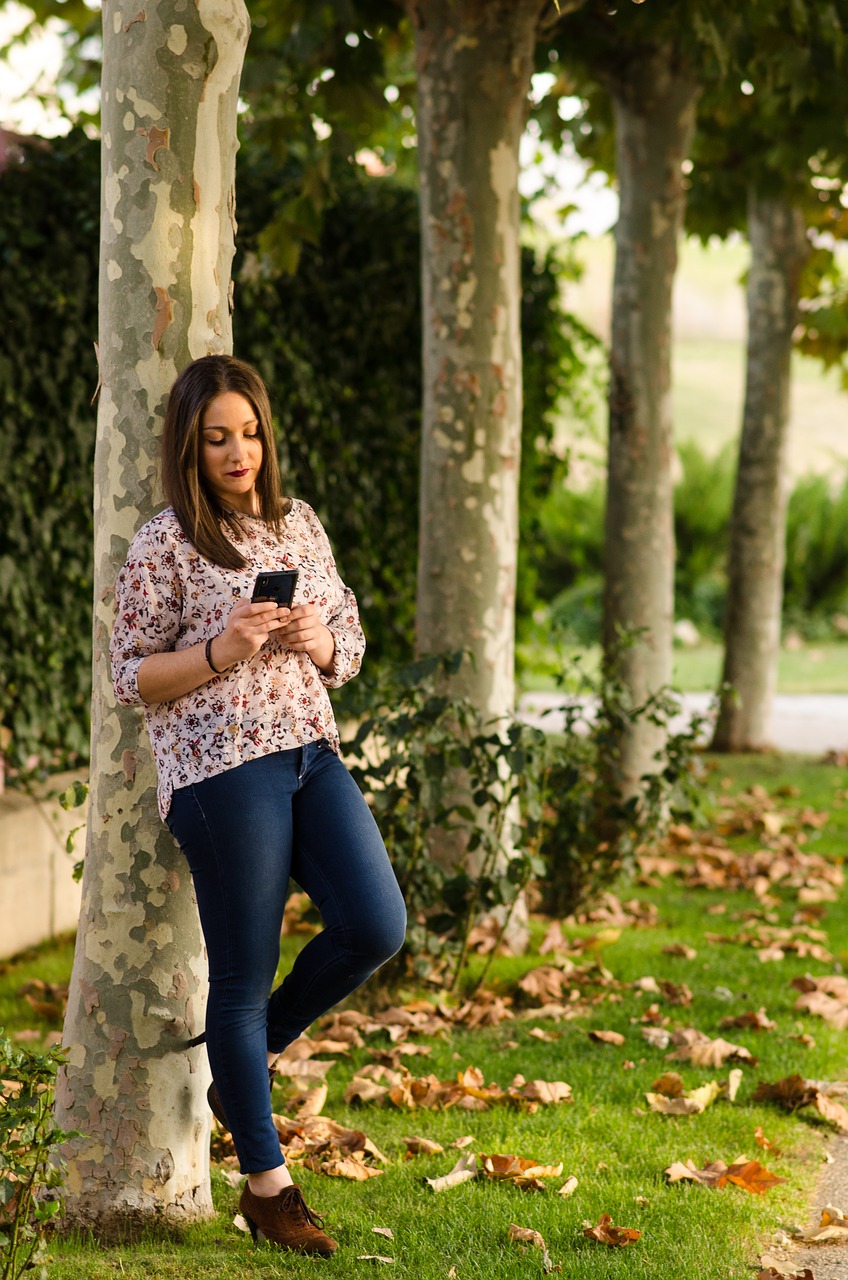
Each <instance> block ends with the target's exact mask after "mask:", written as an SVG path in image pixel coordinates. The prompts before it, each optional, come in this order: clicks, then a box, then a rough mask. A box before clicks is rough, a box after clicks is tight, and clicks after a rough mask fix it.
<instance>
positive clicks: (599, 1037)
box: [588, 1031, 625, 1047]
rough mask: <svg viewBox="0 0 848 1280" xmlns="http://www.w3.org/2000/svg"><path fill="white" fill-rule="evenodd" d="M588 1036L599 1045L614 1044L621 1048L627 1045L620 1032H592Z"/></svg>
mask: <svg viewBox="0 0 848 1280" xmlns="http://www.w3.org/2000/svg"><path fill="white" fill-rule="evenodd" d="M588 1036H589V1039H590V1040H594V1041H595V1042H596V1043H598V1044H613V1045H616V1046H619V1047H620V1046H621V1045H623V1044H624V1043H625V1040H624V1036H623V1035H622V1034H621V1032H620V1031H590V1032H588Z"/></svg>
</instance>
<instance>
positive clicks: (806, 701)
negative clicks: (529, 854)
mask: <svg viewBox="0 0 848 1280" xmlns="http://www.w3.org/2000/svg"><path fill="white" fill-rule="evenodd" d="M680 697H681V702H682V705H683V709H684V716H691V715H693V714H695V713H698V714H701V715H703V714H706V713H707V712H708V711H709V708H710V704H711V703H712V700H713V695H712V694H709V693H684V694H681V695H680ZM562 701H563V695H562V694H561V693H525V694H524V695H523V697H522V698H521V702H520V713H521V715H522V716H523V717H525V718H526V719H527V720H529V721H530V722H531V723H532V724H538V725H540V726H545V727H548V728H550V729H556V728H558V727H559V726H560V725H561V724H562V717H561V716H557V715H556V712H555V711H552V712H551V713H550V714H547V715H545V714H543V713H544V712H546V711H547V709H548V708H556V707H558V706H560V705H561V704H562ZM680 723H682V720H681V721H678V722H676V723H675V727H678V725H679V724H680ZM769 739H770V742H771V745H772V746H773V747H776V748H777V750H778V751H798V752H801V753H802V754H808V755H823V754H824V752H825V751H848V693H803V694H801V693H799V694H795V693H779V694H778V695H777V697H776V698H775V700H774V707H773V710H772V718H771V732H770V734H769ZM846 1277H848V1269H846Z"/></svg>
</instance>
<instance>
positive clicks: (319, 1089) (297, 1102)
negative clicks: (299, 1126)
mask: <svg viewBox="0 0 848 1280" xmlns="http://www.w3.org/2000/svg"><path fill="white" fill-rule="evenodd" d="M327 1092H328V1090H327V1086H326V1085H325V1084H319V1085H316V1087H315V1088H314V1089H306V1090H304V1091H302V1092H298V1093H295V1094H294V1095H293V1096H292V1097H290V1098H289V1099H288V1105H289V1106H290V1107H291V1109H292V1110H293V1111H294V1113H295V1115H296V1116H297V1118H298V1120H300V1119H301V1118H302V1117H304V1116H320V1114H321V1112H322V1111H323V1110H324V1103H325V1102H326V1101H327Z"/></svg>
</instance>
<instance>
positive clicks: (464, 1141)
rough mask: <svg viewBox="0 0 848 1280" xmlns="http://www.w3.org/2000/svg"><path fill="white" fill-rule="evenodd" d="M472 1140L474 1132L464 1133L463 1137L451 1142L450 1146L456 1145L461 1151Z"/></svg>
mask: <svg viewBox="0 0 848 1280" xmlns="http://www.w3.org/2000/svg"><path fill="white" fill-rule="evenodd" d="M473 1141H474V1134H473V1133H466V1134H465V1135H464V1136H463V1137H461V1138H457V1140H456V1142H452V1143H451V1144H450V1145H451V1146H452V1147H456V1148H457V1150H459V1151H462V1150H463V1149H464V1148H465V1147H470V1146H471V1144H472V1142H473Z"/></svg>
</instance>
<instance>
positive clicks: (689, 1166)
mask: <svg viewBox="0 0 848 1280" xmlns="http://www.w3.org/2000/svg"><path fill="white" fill-rule="evenodd" d="M726 1173H727V1165H726V1164H725V1163H724V1161H723V1160H714V1161H712V1163H710V1164H705V1165H704V1167H703V1169H699V1168H697V1166H696V1165H695V1163H694V1162H693V1161H692V1160H686V1161H685V1162H684V1161H680V1160H676V1161H675V1162H674V1164H671V1165H669V1167H668V1168H667V1169H666V1170H665V1175H666V1177H667V1178H668V1180H669V1182H682V1181H683V1180H684V1179H689V1180H690V1181H691V1182H699V1183H700V1184H701V1186H703V1187H717V1186H718V1185H719V1181H720V1179H721V1178H723V1177H724V1175H725V1174H726Z"/></svg>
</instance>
